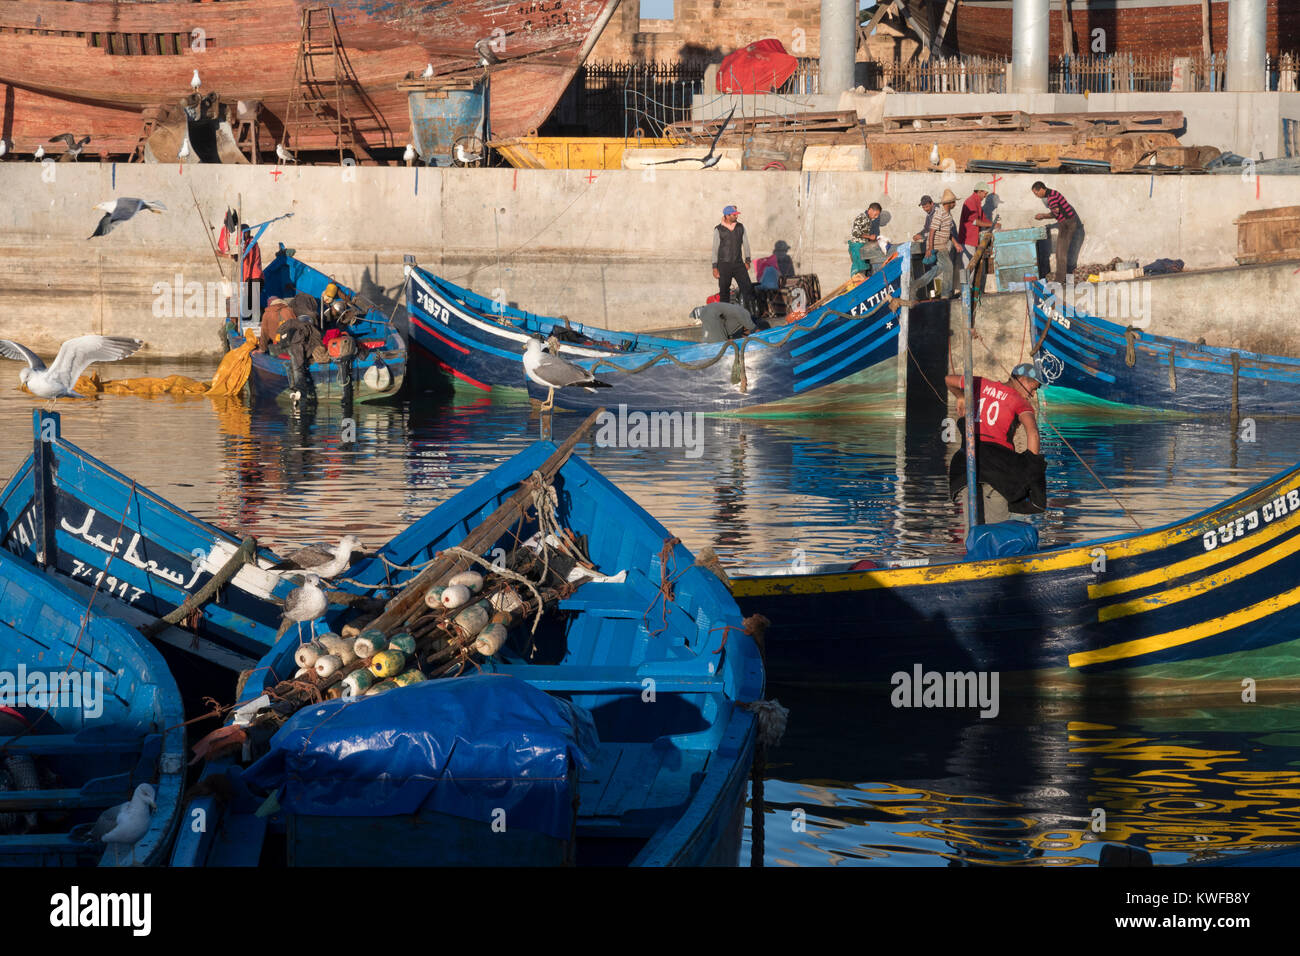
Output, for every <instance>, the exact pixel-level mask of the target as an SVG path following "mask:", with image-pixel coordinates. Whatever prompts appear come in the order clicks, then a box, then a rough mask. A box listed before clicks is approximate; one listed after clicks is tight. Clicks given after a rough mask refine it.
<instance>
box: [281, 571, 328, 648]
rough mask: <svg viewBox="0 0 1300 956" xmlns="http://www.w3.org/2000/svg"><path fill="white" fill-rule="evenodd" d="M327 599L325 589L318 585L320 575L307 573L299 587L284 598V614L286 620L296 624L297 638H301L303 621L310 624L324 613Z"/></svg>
mask: <svg viewBox="0 0 1300 956" xmlns="http://www.w3.org/2000/svg"><path fill="white" fill-rule="evenodd" d="M328 606H329V601H328V599H327V598H326V597H325V589H324V588H322V587H321V586H320V577H319V576H317V575H315V574H308V575H307V576H306V578H305V579H304V581H303V583H302V586H301V587H296V588H294V589H293V590H292V591H290V592H289V596H288V597H287V598H285V599H284V616H285V619H286V620H289V621H293V622H294V623H296V624H297V625H298V640H299V641H301V640H302V625H303V623H304V622H305V623H307V624H310V623H311V622H312V621H314V620H316V619H317V618H318V617H323V616H324V615H325V609H326V608H327V607H328Z"/></svg>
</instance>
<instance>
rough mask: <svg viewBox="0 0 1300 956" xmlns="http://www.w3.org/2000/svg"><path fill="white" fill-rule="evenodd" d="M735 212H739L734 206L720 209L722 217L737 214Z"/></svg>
mask: <svg viewBox="0 0 1300 956" xmlns="http://www.w3.org/2000/svg"><path fill="white" fill-rule="evenodd" d="M737 212H740V210H739V209H737V208H736V207H735V206H723V207H722V214H723V215H724V216H730V215H731V214H732V213H737Z"/></svg>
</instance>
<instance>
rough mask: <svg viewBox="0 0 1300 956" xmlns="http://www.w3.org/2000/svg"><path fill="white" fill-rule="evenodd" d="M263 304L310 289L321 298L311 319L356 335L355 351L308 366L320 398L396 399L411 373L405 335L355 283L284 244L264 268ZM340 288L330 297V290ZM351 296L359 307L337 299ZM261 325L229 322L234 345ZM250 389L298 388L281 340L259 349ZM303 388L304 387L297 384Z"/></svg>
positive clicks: (326, 329)
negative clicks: (336, 276) (351, 284)
mask: <svg viewBox="0 0 1300 956" xmlns="http://www.w3.org/2000/svg"><path fill="white" fill-rule="evenodd" d="M262 276H263V278H262V308H263V309H265V308H266V307H267V304H268V303H269V302H270V301H271V300H272V299H275V298H280V299H284V300H285V301H289V300H291V299H293V298H294V296H295V295H296V294H299V293H306V294H308V295H310V296H312V297H313V298H314V299H315V300H316V303H317V304H316V314H315V315H312V316H311V320H312V322H313V323H315V324H316V326H317V327H318V328H319V330H320V332H321V333H322V334H324V335H328V334H329V333H330V331H331V330H338V331H339V332H340V333H342V334H344V335H346V336H348V337H349V338H350V340H351V345H352V348H353V349H355V354H353V355H350V356H345V357H338V358H331V359H330V360H329V361H311V362H309V363H307V364H306V365H305V366H304V373H305V376H306V378H307V379H308V380H309V381H310V386H311V388H312V390H314V392H315V394H316V397H317V399H319V400H324V401H339V400H345V399H346V398H348V397H349V396H350V397H351V398H352V400H354V401H358V402H364V401H373V400H377V399H384V398H391V397H393V396H394V395H396V394H397V393H398V392H399V391H400V390H401V388H402V381H403V380H404V379H405V377H406V359H407V354H406V352H407V350H406V340H405V339H404V338H403V337H402V334H401V333H400V332H398V330H397V329H396V328H395V327H394V325H393V323H392V322H391V321H390V319H389V317H388V316H386V315H385V314H384V313H383V311H382V310H381V309H380V308H379V307H378V306H376V305H374V304H372V303H369V302H366V301H365V298H364V296H358V295H357V294H356V293H355V292H354V291H353V290H352V289H351V288H349V287H348V286H345V285H343V284H342V283H341V282H339V281H337V280H336V279H331V278H330V277H329V276H327V275H325V274H324V273H323V272H321V271H320V270H318V269H314V268H312V267H311V266H309V265H307V264H306V263H305V262H303V261H302V260H300V259H297V258H295V257H294V256H293V255H292V254H291V253H290V251H289V250H286V249H285V247H284V245H283V244H281V245H280V248H279V250H278V251H277V252H276V254H275V257H274V258H273V259H272V260H271V263H270V264H269V265H268V266H267V267H266V268H265V270H263V273H262ZM331 286H332V287H333V288H334V289H336V290H337V294H336V295H334V297H333V299H332V300H331V301H330V302H324V301H322V299H323V297H324V298H328V296H327V295H326V290H327V289H329V288H330V287H331ZM345 301H350V302H351V303H353V304H354V306H355V309H353V310H351V311H345V310H344V309H343V308H342V307H341V306H340V307H339V308H338V309H334V308H333V305H334V303H342V302H345ZM257 331H258V328H257V326H256V324H254V323H252V322H250V321H243V322H234V321H231V322H229V323H227V325H226V336H227V339H228V341H229V343H230V346H231V348H237V347H239V346H240V345H242V344H243V342H244V339H245V336H246V334H247V333H249V332H253V333H257ZM252 362H253V368H252V372H251V374H250V376H249V388H250V389H251V390H252V393H253V395H254V396H255V397H256V396H262V397H268V398H277V397H279V396H281V395H286V394H288V393H289V392H291V391H294V390H295V384H294V382H293V377H294V376H293V363H292V360H291V358H290V354H289V353H288V352H287V351H285V350H284V349H283V348H280V347H278V345H277V344H276V343H270V344H269V350H268V351H265V352H263V351H254V352H253V356H252ZM297 390H299V391H301V390H302V386H297Z"/></svg>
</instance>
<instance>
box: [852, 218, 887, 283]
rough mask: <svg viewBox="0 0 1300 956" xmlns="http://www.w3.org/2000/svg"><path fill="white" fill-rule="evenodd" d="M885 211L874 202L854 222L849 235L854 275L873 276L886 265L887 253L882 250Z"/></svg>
mask: <svg viewBox="0 0 1300 956" xmlns="http://www.w3.org/2000/svg"><path fill="white" fill-rule="evenodd" d="M883 214H884V209H882V208H881V206H880V203H878V202H873V203H872V204H871V205H870V206H868V207H867V208H866V211H865V212H863V213H860V214H859V215H858V218H857V219H854V220H853V231H852V232H851V233H850V234H849V259H850V268H851V269H852V272H853V275H857V274H858V273H859V272H862V273H865V274H866V275H871V273H873V272H875V271H876V270H877V269H878V268H879V267H880V266H882V265H884V263H885V251H884V250H883V249H881V248H880V217H881V216H882V215H883Z"/></svg>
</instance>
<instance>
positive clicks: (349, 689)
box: [343, 667, 375, 697]
mask: <svg viewBox="0 0 1300 956" xmlns="http://www.w3.org/2000/svg"><path fill="white" fill-rule="evenodd" d="M374 683H375V678H374V676H373V675H372V674H371V673H370V671H368V670H366V669H365V668H364V667H363V668H361V669H360V670H355V671H353V672H352V673H351V674H349V675H348V676H347V677H345V678H343V696H344V697H360V696H361V695H362V694H364V693H365V692H366V691H367V690H369V689H370V688H371V687H372V686H374Z"/></svg>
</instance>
